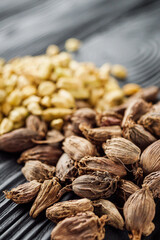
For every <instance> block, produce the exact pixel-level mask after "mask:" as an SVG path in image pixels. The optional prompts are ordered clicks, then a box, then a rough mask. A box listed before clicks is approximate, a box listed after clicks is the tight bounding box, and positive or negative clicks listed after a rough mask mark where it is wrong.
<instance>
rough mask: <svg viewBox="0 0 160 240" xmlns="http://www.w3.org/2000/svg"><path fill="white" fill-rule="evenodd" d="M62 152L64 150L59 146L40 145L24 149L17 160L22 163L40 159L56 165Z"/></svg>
mask: <svg viewBox="0 0 160 240" xmlns="http://www.w3.org/2000/svg"><path fill="white" fill-rule="evenodd" d="M61 154H62V151H61V150H60V149H59V148H57V147H52V146H50V145H38V146H36V147H33V148H30V149H28V150H26V151H24V152H23V153H22V154H21V156H20V158H19V159H18V160H17V162H18V163H22V162H27V161H30V160H38V161H41V162H42V163H47V164H49V165H56V163H57V161H58V159H59V157H60V156H61Z"/></svg>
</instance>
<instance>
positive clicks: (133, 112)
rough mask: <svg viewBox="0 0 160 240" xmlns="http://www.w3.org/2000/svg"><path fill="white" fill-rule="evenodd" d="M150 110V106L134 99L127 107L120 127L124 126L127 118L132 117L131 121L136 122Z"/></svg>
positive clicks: (141, 100)
mask: <svg viewBox="0 0 160 240" xmlns="http://www.w3.org/2000/svg"><path fill="white" fill-rule="evenodd" d="M150 109H151V105H150V104H149V103H147V102H145V101H144V100H143V99H134V100H133V101H132V102H131V103H130V104H129V105H128V107H127V109H126V111H125V113H124V118H123V121H122V127H124V126H125V124H126V122H127V120H128V117H130V116H131V117H132V120H133V121H137V120H138V119H139V118H140V117H141V116H142V115H143V114H145V113H147V112H148V111H149V110H150Z"/></svg>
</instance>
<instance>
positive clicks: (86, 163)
mask: <svg viewBox="0 0 160 240" xmlns="http://www.w3.org/2000/svg"><path fill="white" fill-rule="evenodd" d="M96 171H99V172H109V173H110V174H113V175H116V176H119V177H124V176H125V175H127V171H126V169H125V167H124V166H123V165H122V164H121V163H116V162H113V161H112V160H111V159H109V158H105V157H90V156H88V157H87V156H86V157H84V158H82V159H81V160H80V161H79V162H78V172H79V175H82V174H88V173H92V172H96Z"/></svg>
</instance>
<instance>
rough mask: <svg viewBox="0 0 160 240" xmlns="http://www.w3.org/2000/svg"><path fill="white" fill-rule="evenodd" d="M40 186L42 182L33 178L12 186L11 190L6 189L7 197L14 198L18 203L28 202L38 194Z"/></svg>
mask: <svg viewBox="0 0 160 240" xmlns="http://www.w3.org/2000/svg"><path fill="white" fill-rule="evenodd" d="M40 187H41V183H39V182H37V181H36V180H33V181H31V182H26V183H23V184H21V185H19V186H17V187H16V188H12V190H11V191H4V194H5V197H6V198H8V199H12V201H13V202H15V203H17V204H22V203H28V202H30V201H32V200H33V199H34V198H35V197H36V196H37V194H38V192H39V189H40Z"/></svg>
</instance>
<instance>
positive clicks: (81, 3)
mask: <svg viewBox="0 0 160 240" xmlns="http://www.w3.org/2000/svg"><path fill="white" fill-rule="evenodd" d="M69 37H77V38H79V39H81V40H82V42H83V45H82V48H81V49H80V51H79V52H78V53H76V54H74V57H75V58H76V59H77V60H79V61H92V62H95V64H96V65H101V64H103V63H104V62H111V63H121V64H124V65H125V66H126V67H127V68H128V71H129V77H128V80H127V81H128V82H136V83H139V84H141V85H142V86H148V85H151V84H154V85H157V86H160V1H158V0H130V1H129V0H121V1H117V0H112V1H109V0H108V1H107V0H45V1H44V0H16V1H13V0H1V1H0V56H1V57H4V58H6V59H10V58H13V57H16V56H23V55H29V54H30V55H36V54H41V53H44V51H45V49H46V47H47V46H48V45H49V44H53V43H54V44H58V45H59V46H60V47H61V49H63V46H64V42H65V40H66V39H67V38H69ZM121 84H123V83H121ZM16 157H17V156H16V155H13V154H6V153H0V170H1V174H0V181H1V190H4V189H8V190H9V189H10V188H12V187H14V186H16V185H19V184H21V183H23V182H24V181H25V179H24V177H23V176H22V173H21V171H20V169H21V166H20V165H18V164H17V163H16ZM70 197H71V196H70V195H67V196H66V197H65V198H66V199H68V198H70ZM158 208H159V209H157V214H156V218H155V224H156V231H154V232H153V234H152V235H151V236H149V237H146V238H144V239H146V240H154V239H155V240H158V239H160V237H159V235H158V234H159V231H158V228H159V223H160V207H159V205H158ZM1 209H2V210H1V221H2V224H1V234H2V235H1V239H3V240H18V239H20V240H21V239H22V240H30V239H32V240H33V239H35V240H48V239H49V238H50V233H51V230H52V228H53V226H54V224H53V223H51V222H50V221H49V220H47V219H46V218H45V216H44V214H42V215H41V216H39V217H38V218H37V219H36V220H34V219H32V218H30V217H29V214H28V211H29V209H30V204H26V205H16V204H15V203H13V202H11V201H10V200H6V199H4V196H3V194H2V197H1ZM106 239H108V240H125V239H128V237H127V233H126V232H122V231H118V230H115V229H113V228H111V227H108V226H107V230H106Z"/></svg>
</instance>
